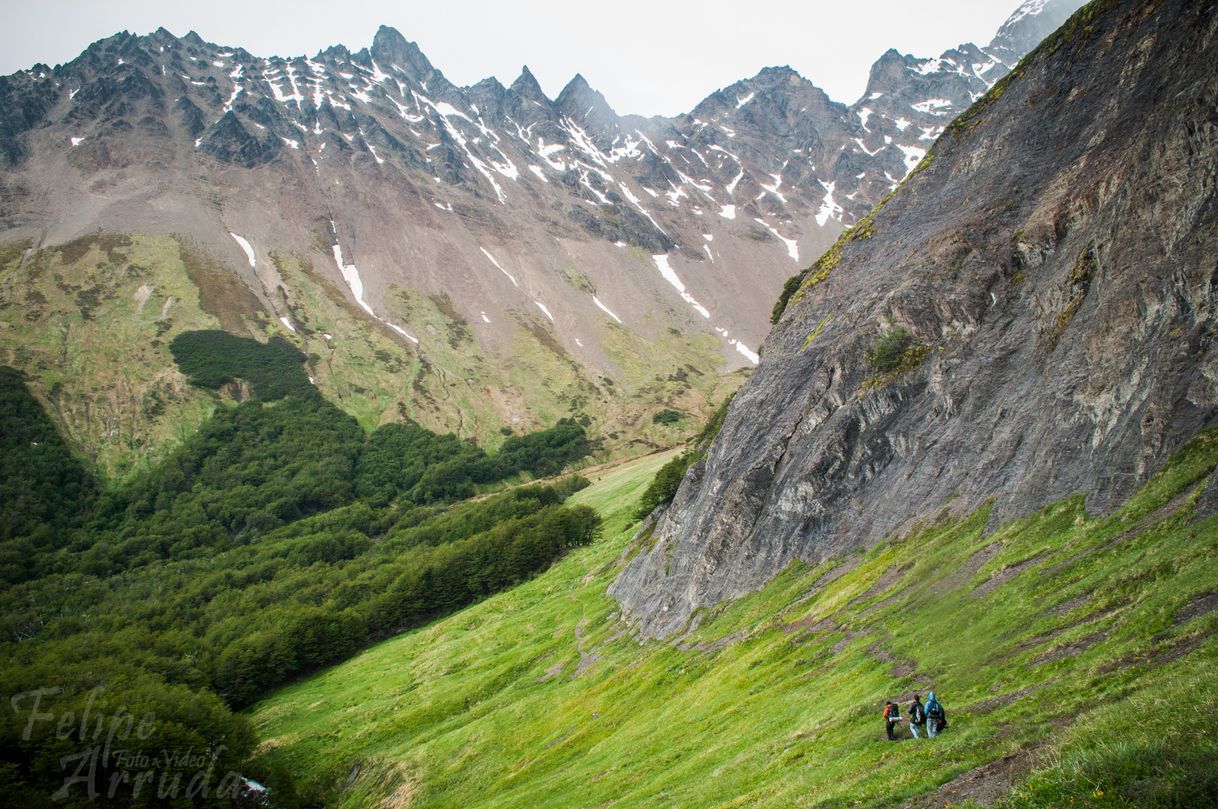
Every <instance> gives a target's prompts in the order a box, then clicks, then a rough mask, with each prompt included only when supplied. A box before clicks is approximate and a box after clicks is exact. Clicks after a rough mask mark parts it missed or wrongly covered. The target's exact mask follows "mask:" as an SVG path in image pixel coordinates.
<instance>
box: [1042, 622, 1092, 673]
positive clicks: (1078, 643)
mask: <svg viewBox="0 0 1218 809" xmlns="http://www.w3.org/2000/svg"><path fill="white" fill-rule="evenodd" d="M1107 637H1108V630H1107V629H1102V630H1100V631H1099V632H1092V633H1091V634H1090V635H1086V636H1084V637H1081V638H1079V639H1078V640H1075V641H1071V642H1069V643H1065V644H1062V645H1061V646H1055V647H1054V648H1052V649H1050V650H1049V651H1047V652H1045V653H1043V654H1041V655H1040V656H1038V657H1037V658H1036V659H1035V660H1033V661H1032V665H1033V666H1039V665H1041V664H1042V663H1051V662H1053V661H1054V660H1064V659H1066V658H1067V657H1078V656H1079V655H1081V654H1082V653H1083V652H1085V651H1087V650H1088V649H1090V648H1091V647H1092V646H1094V645H1095V644H1097V643H1099V642H1100V641H1102V640H1104V639H1105V638H1107Z"/></svg>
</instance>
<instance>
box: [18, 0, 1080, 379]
mask: <svg viewBox="0 0 1218 809" xmlns="http://www.w3.org/2000/svg"><path fill="white" fill-rule="evenodd" d="M1074 4H1075V3H1073V2H1071V0H1058V2H1057V3H1051V4H1049V5H1047V6H1046V7H1045V10H1043V11H1042V12H1041V13H1040V14H1037V15H1029V16H1027V17H1026V19H1025V21H1024V22H1021V23H1020V24H1018V25H1014V26H1011V25H1010V24H1008V26H1004V30H1005V29H1006V28H1008V27H1011V29H1012V31H1016V32H1018V31H1020V30H1022V29H1023V27H1025V26H1026V24H1027V20H1040V19H1042V18H1043V19H1048V18H1049V17H1051V16H1053V14H1056V16H1057V17H1058V18H1059V19H1060V18H1064V16H1065V13H1066V11H1068V10H1070V8H1071V7H1072V6H1073V5H1074ZM1021 8H1022V7H1021ZM1050 11H1052V12H1053V14H1050ZM1017 13H1018V12H1017ZM1019 41H1021V40H1019V39H1018V37H1016V36H1015V35H1014V34H1009V35H1008V36H1007V39H1006V40H1004V42H1012V43H1018V42H1019ZM1004 47H1007V46H1005V45H1004ZM991 50H992V49H981V48H977V47H976V46H971V45H968V46H961V47H960V48H958V49H953V50H952V51H950V52H948V53H946V54H943V55H941V56H940V57H937V58H935V59H916V58H914V57H911V56H902V55H900V54H897V53H895V52H893V51H890V52H889V53H888V54H885V56H884V57H883V58H881V60H880V61H879V62H877V64H876V66H875V67H874V68H873V70H872V75H871V81H870V83H869V86H868V93H867V94H866V95H865V96H864V98H863V99H861V100H860V101H858V102H856V103H855V104H853V105H850V106H847V105H843V104H840V103H838V102H835V101H833V100H832V99H830V98H829V97H828V96H827V95H826V94H825V93H824V92H823V91H822V90H820V89H819V88H818V87H816V86H815V85H814V84H813V83H812V82H810V81H808V80H807V79H806V78H804V77H802V76H800V75H799V74H798V73H796V72H795V71H793V70H791V69H790V68H789V67H769V68H765V69H763V70H761V71H760V72H758V73H757V74H756V75H755V76H753V77H750V78H746V79H742V80H741V81H739V82H737V83H735V84H733V85H731V86H730V87H727V88H724V89H722V90H718V91H716V92H714V93H711V94H710V95H709V96H708V97H707V98H706V99H705V100H703V101H702V102H701V103H700V104H698V105H697V107H695V109H694V110H693V111H692V112H690V113H689V114H686V115H681V116H676V117H673V118H658V117H657V118H643V117H640V116H633V115H620V114H618V113H617V112H616V111H615V110H614V109H613V108H612V106H611V105H610V104H609V102H608V100H607V99H605V98H604V96H603V95H602V94H601V93H599V92H598V91H597V90H596V89H595V88H593V87H592V86H590V85H589V84H588V82H587V81H586V80H585V79H584V78H583V77H582V76H580V75H578V74H577V75H576V76H575V77H573V78H572V80H571V81H570V82H569V83H568V85H567V86H566V87H565V88H564V89H563V90H562V91H561V92H560V93H559V94H558V96H557V98H554V99H550V98H549V97H547V96H546V94H545V93H544V92H543V91H542V89H541V87H540V86H539V85H538V83H537V81H536V78H535V77H534V76H533V75H532V73H531V72H529V70H528V68H527V67H525V68H523V69H522V70H521V73H520V75H519V76H518V77H517V78H516V79H515V80H514V81H513V82H512V83H511V85H510V86H507V87H505V86H504V85H503V84H502V83H501V82H500V81H498V80H497V79H495V78H488V79H484V80H483V81H480V82H478V83H476V84H474V85H472V86H469V87H458V86H456V85H454V84H453V83H452V82H450V81H449V80H448V79H447V78H446V77H445V76H444V74H443V72H442V71H441V70H440V69H439V68H437V67H436V66H435V65H433V64H432V63H431V62H430V61H429V60H428V58H427V57H426V55H424V54H423V53H422V51H421V50H420V49H419V48H418V46H417V45H416V44H414V43H412V42H410V41H409V40H407V39H406V38H405V37H404V36H402V35H401V34H400V33H399V32H397V31H395V30H393V29H391V28H386V27H382V28H381V29H380V30H378V31H377V33H376V35H375V36H374V38H373V41H372V44H371V46H370V47H367V48H362V49H360V50H357V51H352V50H350V49H349V48H347V47H344V46H342V45H335V46H333V47H330V48H327V49H325V50H323V51H321V52H319V53H317V54H316V55H314V56H312V57H308V56H295V57H289V58H283V57H257V56H253V55H251V54H250V53H248V52H247V51H245V50H243V49H241V48H238V47H229V46H220V45H215V44H210V43H207V42H204V41H203V40H202V39H201V38H200V37H198V36H197V35H196V34H194V33H193V32H192V33H189V34H187V35H186V36H183V37H181V38H179V37H176V36H174V35H173V34H171V33H170V32H169V31H167V30H165V29H163V28H162V29H158V30H157V31H155V32H153V33H152V34H149V35H146V36H135V35H131V34H127V33H121V34H118V35H115V36H113V37H110V38H108V39H105V40H101V41H99V42H97V43H94V44H93V45H92V46H90V47H89V48H88V49H87V50H86V51H85V52H84V53H82V54H81V56H80V57H78V58H77V59H75V60H73V61H72V62H70V63H68V64H66V65H61V66H58V67H55V68H50V67H46V66H41V65H39V66H35V68H33V69H32V70H29V71H23V72H21V73H17V74H14V75H12V76H9V77H4V78H0V154H2V155H3V156H4V158H3V159H6V160H7V162H8V164H9V168H8V170H7V171H6V175H7V176H6V177H5V178H4V179H3V180H2V181H0V239H3V240H6V241H12V240H19V239H22V238H29V239H31V240H32V241H33V242H34V243H35V244H36V245H38V246H41V245H48V244H56V243H61V242H64V241H67V240H69V239H72V238H75V237H77V236H80V235H82V234H84V233H90V232H93V231H96V230H97V229H99V228H100V229H102V230H107V231H117V232H132V233H138V232H143V233H174V234H183V235H185V236H188V237H190V238H191V239H193V240H195V241H197V242H198V243H199V244H200V245H201V246H203V247H205V248H206V249H207V250H209V251H211V252H213V253H214V254H215V255H217V256H221V257H224V259H225V260H226V261H228V262H229V263H230V264H231V266H232V267H233V270H234V272H235V273H236V274H238V275H239V276H240V277H241V278H242V280H243V281H244V283H245V284H246V285H247V286H248V287H249V288H250V289H251V291H252V292H253V293H254V295H255V296H256V297H258V298H259V300H260V301H261V302H262V304H263V306H264V307H265V308H266V310H267V312H268V313H270V314H271V315H273V317H272V318H271V320H272V321H273V322H280V323H285V328H289V327H288V326H286V323H288V322H290V323H292V324H293V326H294V327H300V326H301V325H302V324H301V323H300V322H299V319H298V318H296V317H293V316H292V314H291V312H290V311H289V306H288V303H285V295H287V296H288V297H290V294H289V293H287V292H282V293H281V292H280V291H279V290H280V289H281V288H283V286H282V279H280V278H278V277H277V276H276V275H275V263H274V262H273V261H271V260H269V259H270V257H271V256H272V255H274V254H288V253H291V254H294V255H298V256H301V257H303V258H304V259H306V260H307V261H310V262H312V264H313V266H314V267H315V268H317V270H318V272H320V273H321V274H323V275H324V276H325V277H327V278H328V279H330V280H331V281H332V282H333V283H334V284H335V285H336V286H338V287H339V288H340V289H343V290H345V292H346V294H347V295H348V296H349V299H350V301H352V302H354V303H355V304H356V305H357V306H358V307H359V308H360V309H361V310H365V311H367V312H368V313H370V314H371V315H372V316H373V317H374V318H375V319H376V321H377V322H379V323H380V324H381V325H383V326H384V327H385V328H386V329H389V330H391V331H392V333H393V335H394V336H395V339H399V340H400V342H401V343H402V344H403V345H404V346H406V347H408V348H412V347H415V346H416V345H417V346H419V350H420V351H424V352H425V351H426V350H427V346H428V344H429V341H434V340H435V337H434V336H433V335H430V334H429V333H428V332H427V330H426V329H425V328H423V327H422V323H421V322H419V315H418V314H417V312H407V311H404V310H403V309H402V307H401V306H400V305H399V302H398V297H400V295H401V294H403V293H402V291H403V290H408V291H410V292H411V294H417V295H422V296H427V295H433V296H441V295H442V296H446V300H449V301H450V303H451V306H452V308H453V312H454V316H456V317H458V319H459V320H460V321H461V322H462V323H463V324H465V325H464V326H463V328H468V330H469V331H470V332H471V333H472V335H473V338H474V340H475V341H476V343H477V344H478V346H479V350H480V351H483V352H488V353H494V352H497V351H504V352H507V351H509V350H510V345H511V343H512V340H513V339H515V338H514V337H512V336H511V333H509V332H508V331H506V330H505V329H504V328H503V327H502V324H504V323H507V322H525V321H527V322H528V324H529V325H528V327H527V328H528V329H530V330H533V331H531V332H530V333H533V334H539V333H542V332H544V333H546V334H549V335H551V336H552V338H553V346H559V347H561V351H563V352H565V353H566V354H567V355H569V357H570V358H571V361H572V362H574V363H575V364H576V365H577V366H578V367H580V368H581V369H583V372H585V373H587V374H588V375H589V376H590V377H591V378H594V379H601V378H607V379H613V378H615V376H616V375H617V374H619V373H621V371H622V368H623V367H624V365H625V364H626V363H625V362H624V361H623V360H622V359H621V358H620V357H615V356H614V354H613V351H614V350H617V349H613V350H611V349H609V348H607V341H610V338H611V336H612V335H611V334H610V332H611V331H612V329H617V328H622V329H626V330H628V331H631V333H632V334H633V335H635V336H636V337H638V338H639V339H641V340H642V341H643V342H644V343H646V342H647V341H649V340H654V339H658V338H659V337H662V336H663V335H665V334H669V333H671V332H676V333H680V334H686V333H691V334H701V335H704V336H705V338H706V339H708V340H710V341H711V342H712V344H713V345H716V346H717V347H718V351H719V352H720V354H721V356H722V359H723V361H724V362H725V363H727V367H729V368H730V367H734V366H738V365H751V364H754V363H755V361H756V359H755V357H756V355H755V353H754V351H753V347H756V346H757V345H759V344H760V342H761V339H762V338H763V337H764V335H765V333H766V331H767V330H768V314H769V311H770V307H771V305H772V302H773V300H774V299H775V298H776V296H777V292H778V290H779V288H780V287H781V285H782V283H783V281H784V280H785V279H786V278H788V277H789V276H791V275H792V274H794V273H795V272H797V271H798V270H800V269H802V267H804V266H806V265H807V264H808V263H809V262H811V261H812V260H813V259H814V258H815V257H816V256H817V255H819V253H820V252H821V251H822V250H823V249H824V248H826V247H827V246H828V245H829V244H831V243H832V241H833V240H834V239H835V238H836V236H837V234H838V232H839V231H840V230H841V228H842V227H844V226H848V225H850V224H851V223H853V222H854V221H856V219H857V218H858V217H860V216H862V215H863V214H864V213H865V212H866V211H867V210H868V209H869V208H870V207H871V205H873V204H874V203H875V202H876V201H878V200H879V199H880V198H882V196H883V195H884V194H886V193H887V192H888V191H889V190H891V188H892V187H894V186H895V185H896V184H897V183H898V182H899V181H900V180H901V179H902V178H903V177H904V176H905V175H906V173H907V172H908V171H909V170H910V169H911V168H912V167H913V166H915V165H917V163H918V161H919V160H920V159H921V156H922V155H923V154H924V152H925V149H926V147H927V146H928V145H929V143H930V142H931V141H933V140H934V138H935V137H936V136H937V135H938V133H939V132H941V131H942V127H943V126H945V125H946V124H947V123H948V121H949V120H950V119H951V117H952V116H953V115H954V114H956V113H957V112H959V111H961V110H963V109H964V107H965V106H967V105H968V103H970V101H971V100H972V99H973V98H974V97H976V95H978V94H979V93H981V92H984V90H985V88H986V87H987V86H988V85H989V84H990V83H992V82H993V81H994V80H996V78H997V77H998V75H999V74H1000V73H1001V72H1005V70H1006V69H1008V67H1009V66H1010V64H1012V60H1011V59H1009V58H1007V56H1005V55H1004V54H1005V51H1003V52H1002V53H999V52H997V51H995V52H993V53H991ZM230 233H237V234H240V235H241V237H242V238H243V239H245V240H246V242H247V243H248V244H249V245H250V246H251V247H250V250H252V251H253V253H254V254H255V255H256V256H261V257H262V259H264V260H258V261H257V262H256V263H250V262H248V261H247V251H244V247H243V246H242V245H239V244H238V243H237V242H235V241H234V239H233V238H232V237H230V235H229V234H230ZM340 255H341V258H340ZM356 267H358V270H357V269H356ZM576 277H579V278H581V279H583V280H579V281H578V282H575V281H572V278H576ZM589 289H591V290H595V295H593V294H591V293H590V292H589ZM395 296H397V297H395ZM447 305H448V304H446V306H447ZM605 310H608V312H612V313H613V314H612V316H610V314H608V312H606V311H605ZM536 318H540V319H539V320H536V322H534V321H533V320H531V319H536ZM412 320H413V322H412ZM534 327H535V329H534ZM606 329H609V330H610V332H606V331H605V330H606ZM536 330H540V331H536ZM546 339H547V340H549V339H550V337H547V338H546ZM416 341H417V343H416ZM547 345H549V343H547ZM564 361H565V360H564ZM436 362H437V363H438V362H439V361H438V360H436Z"/></svg>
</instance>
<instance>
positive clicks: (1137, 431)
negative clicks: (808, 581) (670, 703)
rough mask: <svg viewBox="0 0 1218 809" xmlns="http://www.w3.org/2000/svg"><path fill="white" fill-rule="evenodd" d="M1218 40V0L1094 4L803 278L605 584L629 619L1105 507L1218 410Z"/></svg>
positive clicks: (664, 620) (664, 619) (663, 618)
mask: <svg viewBox="0 0 1218 809" xmlns="http://www.w3.org/2000/svg"><path fill="white" fill-rule="evenodd" d="M1216 57H1218V10H1216V7H1215V6H1214V5H1213V4H1205V3H1190V2H1185V1H1184V0H1165V1H1164V2H1146V0H1122V1H1121V2H1117V1H1116V0H1097V2H1094V3H1092V4H1090V5H1088V6H1087V7H1086V8H1085V9H1084V10H1082V11H1080V12H1079V13H1078V14H1077V15H1075V16H1074V17H1073V18H1072V19H1071V20H1070V21H1069V22H1068V23H1067V24H1066V25H1065V26H1063V27H1062V29H1060V30H1059V31H1058V32H1057V33H1056V34H1054V35H1053V36H1052V37H1050V38H1049V39H1048V40H1046V41H1045V42H1044V43H1043V44H1042V45H1041V46H1039V47H1038V48H1037V50H1036V51H1034V52H1033V54H1031V55H1030V56H1029V57H1028V58H1027V59H1026V60H1025V61H1024V62H1022V63H1021V64H1020V65H1019V67H1018V68H1017V69H1016V70H1015V71H1014V73H1013V74H1012V75H1011V76H1010V77H1009V79H1007V80H1004V81H1002V82H1000V83H999V84H997V85H996V86H995V87H994V88H993V89H992V90H991V91H990V92H989V93H988V94H987V95H986V96H985V97H984V98H983V99H981V100H980V101H979V102H977V103H976V104H975V105H974V106H973V107H972V108H970V109H969V110H968V111H967V112H966V113H965V114H964V115H963V116H961V117H960V118H958V119H956V121H955V122H953V123H952V125H951V126H950V127H949V129H948V131H947V132H946V133H944V134H943V135H942V136H941V137H940V138H939V139H938V140H937V141H936V143H935V144H934V147H933V149H932V151H931V153H930V154H929V155H928V156H927V159H926V161H925V162H924V163H923V167H922V169H921V170H920V171H918V172H916V173H915V174H914V175H913V176H912V177H910V178H909V179H908V180H907V181H906V182H905V184H904V186H903V187H902V188H901V189H900V190H899V191H898V192H897V193H896V194H895V195H894V196H893V197H892V198H891V200H890V201H888V202H887V203H886V204H884V205H883V206H882V207H880V208H879V209H878V210H877V211H875V212H874V213H873V214H870V215H868V216H867V217H866V218H865V219H863V220H861V221H860V222H859V224H858V225H857V226H856V227H855V228H854V229H853V230H851V231H850V232H848V233H847V234H845V235H843V237H842V238H841V240H840V241H839V242H838V244H837V245H835V246H834V247H833V248H832V249H831V250H830V251H828V252H827V253H826V254H825V255H824V256H823V257H822V258H821V259H820V260H819V261H818V262H817V264H816V265H814V266H813V267H812V268H811V269H810V270H809V271H808V272H806V273H805V274H804V275H803V277H802V280H801V283H800V285H799V287H798V289H797V291H795V292H794V294H793V295H792V296H791V297H790V301H789V303H788V304H787V307H786V312H785V314H784V315H783V316H782V318H781V320H780V321H779V323H778V324H777V326H776V327H775V329H774V330H773V332H772V333H771V334H770V336H769V338H768V339H767V341H766V343H765V359H764V361H763V362H762V363H761V365H760V366H759V367H758V369H757V370H756V371H755V372H754V373H753V375H752V377H751V379H750V380H749V382H748V383H747V384H746V385H745V387H744V388H743V389H742V390H741V391H740V393H739V394H738V395H737V396H736V398H735V400H734V401H733V403H732V406H731V408H730V410H729V412H728V415H727V418H726V421H725V423H724V426H723V429H722V432H721V434H720V435H719V438H718V440H717V441H716V442H715V443H714V445H713V446H712V447H711V449H710V451H709V456H708V458H707V459H706V461H705V462H704V463H700V464H697V465H695V466H694V467H692V468H691V470H690V472H689V473H688V475H687V477H686V478H685V480H684V481H683V484H682V486H681V488H680V490H679V492H678V493H677V495H676V498H675V500H674V501H673V503H672V505H671V507H670V509H669V510H668V511H667V513H665V514H663V515H662V516H660V517H659V520H658V524H657V525H656V526H655V527H654V534H650V533H649V541H650V542H651V543H653V544H650V545H648V546H646V547H644V548H643V549H642V550H641V552H639V553H638V555H637V556H635V557H634V558H633V560H632V561H631V563H630V565H629V567H628V568H627V570H626V571H625V572H624V573H623V575H622V576H621V577H620V578H619V579H618V580H617V581H616V582H615V584H614V585H613V588H612V592H613V593H614V594H615V595H616V596H617V597H618V598H619V599H620V600H621V602H622V605H623V609H624V611H625V612H626V614H627V615H628V616H629V617H630V619H631V620H632V621H635V622H637V624H638V625H639V626H640V627H641V629H642V631H643V632H644V633H646V634H648V635H666V634H669V633H672V632H676V631H679V630H682V629H683V628H685V627H688V626H690V625H696V624H697V622H698V620H699V619H698V617H697V616H698V614H699V613H698V611H699V610H700V609H701V608H704V607H707V606H709V605H712V604H715V603H716V602H719V601H721V600H723V599H727V598H733V597H737V596H740V595H742V594H744V593H746V592H749V591H751V590H754V589H756V588H757V587H759V586H761V585H762V584H763V583H764V582H765V581H767V580H768V579H770V578H771V577H773V576H774V575H775V574H777V573H778V572H779V571H780V570H782V569H783V568H784V567H785V566H786V565H787V564H788V563H790V562H791V561H792V560H795V559H800V560H804V561H806V562H809V563H812V564H815V563H816V562H817V561H818V560H820V559H824V558H827V557H829V556H832V555H835V554H837V553H840V552H842V551H843V550H847V549H850V548H853V547H857V546H861V545H868V544H871V543H874V542H876V541H878V540H880V539H881V538H883V537H885V536H890V535H893V534H898V535H900V534H907V533H909V532H910V531H912V530H914V529H915V528H916V526H918V525H920V524H922V522H923V521H926V520H934V519H935V518H936V516H937V515H941V514H942V513H944V512H956V513H969V512H972V511H973V510H974V509H976V508H978V507H979V506H981V505H982V504H983V503H986V502H987V501H992V502H993V507H992V510H991V512H990V520H991V524H998V523H1000V522H1005V521H1008V520H1010V519H1013V518H1016V517H1020V516H1023V515H1027V514H1029V513H1032V512H1034V511H1036V510H1037V509H1039V508H1041V507H1042V506H1044V505H1046V504H1048V503H1051V502H1054V501H1057V500H1060V499H1062V498H1066V497H1070V496H1072V495H1076V494H1081V495H1085V497H1086V506H1087V508H1088V510H1089V511H1091V512H1092V513H1106V512H1107V511H1108V510H1110V509H1111V508H1112V507H1113V506H1114V504H1116V503H1119V502H1120V501H1121V500H1122V499H1123V498H1124V497H1126V496H1127V495H1128V494H1129V493H1130V492H1131V491H1132V490H1133V489H1134V488H1135V487H1137V486H1138V485H1140V484H1141V483H1143V482H1144V481H1145V480H1146V479H1147V476H1148V475H1149V473H1150V472H1151V471H1152V470H1153V469H1154V468H1156V467H1157V466H1158V465H1159V464H1161V463H1162V462H1163V460H1164V459H1165V458H1166V457H1167V456H1168V454H1169V453H1171V452H1173V451H1174V450H1176V449H1177V448H1178V447H1180V446H1181V445H1182V444H1183V443H1184V442H1185V441H1187V440H1188V439H1190V438H1191V437H1192V436H1193V435H1194V434H1195V433H1196V432H1197V431H1198V430H1200V429H1202V428H1204V427H1207V426H1211V425H1213V424H1215V423H1218V385H1216V381H1218V355H1216V353H1215V342H1214V339H1215V331H1216V328H1218V324H1216V322H1215V316H1216V314H1218V311H1216V307H1218V272H1216V269H1215V264H1214V258H1213V256H1214V247H1215V243H1216V239H1218V193H1216V191H1218V187H1216V175H1215V165H1216V161H1215V157H1216V156H1218V118H1215V109H1218V77H1216V75H1215V73H1214V71H1213V67H1212V66H1213V64H1214V59H1215V58H1216ZM1200 496H1201V497H1202V502H1203V503H1204V504H1206V505H1205V509H1208V510H1213V509H1214V508H1215V507H1216V506H1218V497H1216V492H1215V487H1214V484H1213V483H1212V482H1211V483H1210V484H1209V489H1208V490H1207V491H1206V492H1205V493H1204V494H1202V495H1200ZM1203 511H1204V509H1203Z"/></svg>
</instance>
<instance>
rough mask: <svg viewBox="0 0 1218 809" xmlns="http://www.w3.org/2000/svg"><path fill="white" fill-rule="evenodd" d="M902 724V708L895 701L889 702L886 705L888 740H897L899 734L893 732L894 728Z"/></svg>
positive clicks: (885, 718)
mask: <svg viewBox="0 0 1218 809" xmlns="http://www.w3.org/2000/svg"><path fill="white" fill-rule="evenodd" d="M900 725H901V708H900V706H898V705H897V704H896V703H895V702H889V703H888V704H887V705H885V706H884V730H885V731H887V733H888V740H889V741H890V742H895V741H896V740H897V736H896V734H895V733H894V732H893V729H894V728H897V727H900Z"/></svg>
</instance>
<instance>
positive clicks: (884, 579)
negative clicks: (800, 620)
mask: <svg viewBox="0 0 1218 809" xmlns="http://www.w3.org/2000/svg"><path fill="white" fill-rule="evenodd" d="M903 574H904V571H902V570H901V568H899V567H897V566H895V565H894V566H892V567H890V568H888V570H886V571H884V575H882V576H880V577H879V578H878V579H876V582H875V584H873V585H871V587H869V588H868V589H867V592H865V593H863V594H862V595H860V596H856V597H855V598H854V599H852V600H851V601H850V603H849V604H847V605H846V609H849V608H851V607H857V606H858V605H859V604H862V603H863V602H864V601H867V600H868V599H871V598H874V597H875V596H878V595H879V594H880V593H882V592H884V591H885V590H887V589H888V588H889V587H891V586H892V585H894V584H896V583H897V580H898V579H900V578H901V576H902V575H903Z"/></svg>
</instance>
